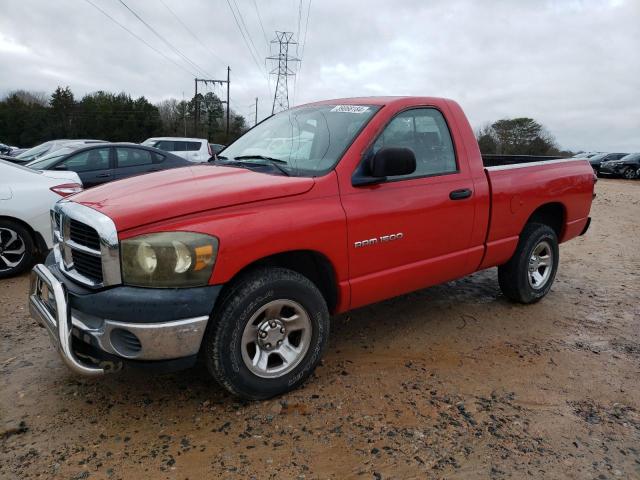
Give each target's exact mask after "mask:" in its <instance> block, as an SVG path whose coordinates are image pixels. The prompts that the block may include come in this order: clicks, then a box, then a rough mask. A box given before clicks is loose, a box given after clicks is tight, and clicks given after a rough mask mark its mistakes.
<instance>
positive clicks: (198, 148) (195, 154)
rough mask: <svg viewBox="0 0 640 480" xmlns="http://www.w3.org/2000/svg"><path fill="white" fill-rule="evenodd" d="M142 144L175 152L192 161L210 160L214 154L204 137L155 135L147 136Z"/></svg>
mask: <svg viewBox="0 0 640 480" xmlns="http://www.w3.org/2000/svg"><path fill="white" fill-rule="evenodd" d="M142 145H145V146H147V147H154V148H158V149H160V150H164V151H165V152H170V153H173V154H174V155H178V156H179V157H182V158H186V159H187V160H189V161H190V162H208V161H209V159H210V158H211V157H212V156H213V153H212V152H211V147H210V146H209V142H208V141H207V140H205V139H204V138H183V137H154V138H147V139H146V140H145V141H144V142H142Z"/></svg>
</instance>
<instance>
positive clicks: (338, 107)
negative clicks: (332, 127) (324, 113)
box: [330, 105, 369, 113]
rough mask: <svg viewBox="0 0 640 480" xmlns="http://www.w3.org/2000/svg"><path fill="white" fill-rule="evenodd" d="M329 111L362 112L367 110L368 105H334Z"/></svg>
mask: <svg viewBox="0 0 640 480" xmlns="http://www.w3.org/2000/svg"><path fill="white" fill-rule="evenodd" d="M330 111H331V112H342V113H364V112H367V111H369V107H367V106H365V105H336V106H335V107H333V108H332V109H331V110H330Z"/></svg>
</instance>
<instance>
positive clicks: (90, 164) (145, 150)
mask: <svg viewBox="0 0 640 480" xmlns="http://www.w3.org/2000/svg"><path fill="white" fill-rule="evenodd" d="M192 165H193V163H192V162H189V161H188V160H185V159H184V158H181V157H178V156H177V155H173V154H171V153H167V152H163V151H162V150H158V149H156V148H151V147H144V146H142V145H137V144H135V143H105V144H99V145H91V146H86V145H85V144H71V145H68V146H66V147H63V148H61V149H60V150H56V151H55V152H53V153H50V154H49V155H46V156H44V157H42V158H40V159H39V160H35V161H33V162H30V163H28V164H27V166H28V167H29V168H33V169H34V170H70V171H73V172H76V173H77V174H78V175H79V176H80V179H81V180H82V184H83V185H84V187H85V188H89V187H93V186H95V185H100V184H101V183H106V182H111V181H113V180H120V179H122V178H126V177H130V176H132V175H140V174H142V173H149V172H157V171H159V170H167V169H169V168H178V167H186V166H192Z"/></svg>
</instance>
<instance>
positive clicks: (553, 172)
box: [482, 157, 593, 267]
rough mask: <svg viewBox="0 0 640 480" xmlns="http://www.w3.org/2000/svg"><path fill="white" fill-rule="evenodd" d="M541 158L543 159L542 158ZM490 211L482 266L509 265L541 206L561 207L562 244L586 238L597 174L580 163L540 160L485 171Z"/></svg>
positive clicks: (497, 166) (588, 165)
mask: <svg viewBox="0 0 640 480" xmlns="http://www.w3.org/2000/svg"><path fill="white" fill-rule="evenodd" d="M538 158H539V157H538ZM485 174H486V177H487V180H488V182H489V189H490V195H491V212H490V215H489V228H488V231H487V238H486V249H487V250H486V255H485V257H484V259H483V262H482V264H483V266H484V267H486V266H491V265H500V264H501V263H503V262H506V261H507V260H508V259H509V258H510V257H511V255H512V254H513V251H514V250H515V248H516V245H517V243H518V238H519V233H520V232H521V231H522V228H523V226H524V225H525V223H526V222H527V221H528V220H529V218H530V217H531V215H532V214H534V213H535V211H536V209H537V208H538V206H539V205H547V206H550V207H548V208H556V209H558V211H559V212H560V214H561V218H562V219H563V221H562V222H561V224H560V225H559V227H558V231H557V234H558V239H559V241H560V242H565V241H567V240H570V239H571V238H574V237H576V236H578V235H580V234H581V232H582V231H583V230H584V227H585V226H586V224H587V221H588V216H589V209H590V207H591V200H592V191H593V189H592V187H593V170H592V168H591V166H590V164H589V162H588V161H586V160H584V159H576V158H561V159H557V158H556V159H547V160H539V159H538V160H536V161H530V162H520V163H512V164H502V165H496V166H489V167H485Z"/></svg>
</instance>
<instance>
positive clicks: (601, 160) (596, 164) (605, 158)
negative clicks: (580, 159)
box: [589, 153, 627, 173]
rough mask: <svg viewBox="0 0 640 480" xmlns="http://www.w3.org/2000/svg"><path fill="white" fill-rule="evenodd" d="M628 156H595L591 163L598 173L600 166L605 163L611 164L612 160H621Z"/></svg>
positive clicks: (623, 154)
mask: <svg viewBox="0 0 640 480" xmlns="http://www.w3.org/2000/svg"><path fill="white" fill-rule="evenodd" d="M625 155H627V154H626V153H599V154H598V155H594V156H593V157H591V158H589V163H590V164H591V167H592V168H593V170H594V171H595V172H596V173H598V171H599V170H600V165H601V164H602V163H604V162H609V161H611V160H619V159H621V158H622V157H624V156H625Z"/></svg>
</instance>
